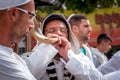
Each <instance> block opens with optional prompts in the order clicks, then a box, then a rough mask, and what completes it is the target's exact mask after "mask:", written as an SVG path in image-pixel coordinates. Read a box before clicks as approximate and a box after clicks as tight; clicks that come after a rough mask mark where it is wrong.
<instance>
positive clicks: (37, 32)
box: [31, 19, 58, 44]
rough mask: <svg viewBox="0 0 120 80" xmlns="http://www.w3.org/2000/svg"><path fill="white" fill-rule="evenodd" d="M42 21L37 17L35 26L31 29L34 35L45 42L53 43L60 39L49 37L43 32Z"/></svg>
mask: <svg viewBox="0 0 120 80" xmlns="http://www.w3.org/2000/svg"><path fill="white" fill-rule="evenodd" d="M40 26H41V23H38V22H37V20H36V19H35V28H34V29H33V30H32V31H31V32H32V36H33V37H34V38H35V39H36V40H38V41H40V42H43V43H47V44H52V43H55V42H57V41H58V38H48V37H46V36H44V35H43V34H42V31H41V29H40Z"/></svg>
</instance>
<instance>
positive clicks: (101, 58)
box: [91, 47, 108, 68]
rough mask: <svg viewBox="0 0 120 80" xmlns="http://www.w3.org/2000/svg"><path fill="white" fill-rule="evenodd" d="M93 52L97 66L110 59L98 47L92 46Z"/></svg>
mask: <svg viewBox="0 0 120 80" xmlns="http://www.w3.org/2000/svg"><path fill="white" fill-rule="evenodd" d="M91 52H92V54H93V62H94V64H95V66H96V68H97V67H99V66H100V65H101V64H104V63H106V62H107V61H108V58H107V57H106V56H105V54H104V53H102V52H100V51H99V50H98V49H97V48H93V47H91Z"/></svg>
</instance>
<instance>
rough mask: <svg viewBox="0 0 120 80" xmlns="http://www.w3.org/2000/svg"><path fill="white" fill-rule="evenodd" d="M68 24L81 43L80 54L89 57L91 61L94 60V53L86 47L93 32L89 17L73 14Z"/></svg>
mask: <svg viewBox="0 0 120 80" xmlns="http://www.w3.org/2000/svg"><path fill="white" fill-rule="evenodd" d="M68 22H69V23H70V25H71V29H72V32H73V33H74V35H75V37H76V38H77V40H78V41H79V44H80V46H79V50H80V52H82V53H83V54H84V55H86V56H88V57H89V59H90V60H93V58H92V53H91V51H90V49H89V47H88V46H87V45H86V44H87V41H88V40H89V39H90V33H91V32H92V28H91V25H90V21H89V19H88V17H87V16H85V15H81V14H72V15H70V16H69V17H68Z"/></svg>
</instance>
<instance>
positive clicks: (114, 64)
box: [98, 51, 120, 75]
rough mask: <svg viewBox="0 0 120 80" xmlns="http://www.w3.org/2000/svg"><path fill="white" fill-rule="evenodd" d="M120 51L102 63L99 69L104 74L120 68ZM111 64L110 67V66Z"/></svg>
mask: <svg viewBox="0 0 120 80" xmlns="http://www.w3.org/2000/svg"><path fill="white" fill-rule="evenodd" d="M119 61H120V51H118V52H116V53H115V54H114V56H113V57H112V58H111V59H110V60H109V61H108V62H107V63H105V64H102V65H101V66H100V67H99V68H98V70H99V71H100V72H101V73H102V74H103V75H104V74H107V73H110V72H113V71H116V70H120V64H119ZM108 66H109V67H108Z"/></svg>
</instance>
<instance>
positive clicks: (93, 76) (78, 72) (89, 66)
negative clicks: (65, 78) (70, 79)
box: [66, 51, 102, 80]
mask: <svg viewBox="0 0 120 80" xmlns="http://www.w3.org/2000/svg"><path fill="white" fill-rule="evenodd" d="M68 56H69V61H68V62H67V64H66V68H67V70H68V71H69V72H70V73H71V74H73V75H74V76H75V78H76V79H77V80H101V79H102V74H101V73H100V72H99V71H98V70H97V69H96V68H95V66H94V64H93V63H92V62H91V60H89V58H88V57H86V56H84V55H82V54H74V53H73V52H72V51H69V52H68Z"/></svg>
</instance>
